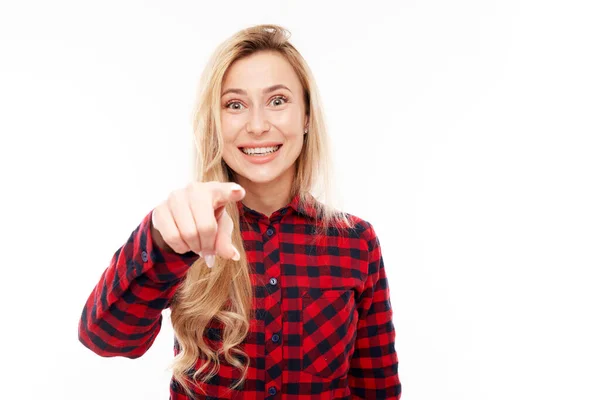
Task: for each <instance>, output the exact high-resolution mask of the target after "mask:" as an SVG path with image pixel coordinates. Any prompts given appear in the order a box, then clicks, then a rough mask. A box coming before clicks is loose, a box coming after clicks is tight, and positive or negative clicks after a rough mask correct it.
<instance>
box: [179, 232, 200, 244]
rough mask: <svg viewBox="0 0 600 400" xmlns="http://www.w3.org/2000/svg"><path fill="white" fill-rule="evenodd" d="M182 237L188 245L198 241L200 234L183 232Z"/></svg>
mask: <svg viewBox="0 0 600 400" xmlns="http://www.w3.org/2000/svg"><path fill="white" fill-rule="evenodd" d="M181 237H182V238H183V240H184V241H185V242H187V243H190V242H194V241H197V240H198V234H197V233H196V232H194V231H188V230H186V231H183V232H181Z"/></svg>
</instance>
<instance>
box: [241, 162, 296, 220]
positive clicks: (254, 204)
mask: <svg viewBox="0 0 600 400" xmlns="http://www.w3.org/2000/svg"><path fill="white" fill-rule="evenodd" d="M293 174H294V169H293V168H289V169H288V170H287V171H286V172H284V173H283V174H282V175H281V176H279V177H278V178H277V179H275V180H273V181H271V182H253V181H251V180H249V179H248V178H246V177H244V176H241V175H237V174H236V176H235V180H236V182H237V183H239V184H240V185H242V186H243V187H244V189H245V190H246V196H245V197H244V199H243V200H242V203H244V205H245V206H246V207H249V208H251V209H253V210H254V211H258V212H260V213H262V214H264V215H266V216H267V217H270V216H271V214H273V213H274V212H275V211H277V210H279V209H280V208H282V207H285V206H286V205H287V204H288V203H289V202H290V200H291V191H292V181H293V176H294V175H293Z"/></svg>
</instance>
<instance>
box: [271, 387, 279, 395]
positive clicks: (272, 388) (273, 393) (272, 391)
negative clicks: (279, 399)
mask: <svg viewBox="0 0 600 400" xmlns="http://www.w3.org/2000/svg"><path fill="white" fill-rule="evenodd" d="M275 393H277V388H276V387H275V386H271V387H270V388H269V394H270V395H271V396H274V395H275Z"/></svg>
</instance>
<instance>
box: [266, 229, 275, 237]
mask: <svg viewBox="0 0 600 400" xmlns="http://www.w3.org/2000/svg"><path fill="white" fill-rule="evenodd" d="M273 233H275V231H274V230H273V229H272V228H269V229H267V235H268V236H273Z"/></svg>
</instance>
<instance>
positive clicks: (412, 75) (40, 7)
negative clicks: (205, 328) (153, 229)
mask: <svg viewBox="0 0 600 400" xmlns="http://www.w3.org/2000/svg"><path fill="white" fill-rule="evenodd" d="M599 17H600V13H599V8H598V6H597V3H596V2H593V1H589V2H585V3H584V2H577V1H570V2H567V1H563V2H558V1H547V0H545V1H533V0H529V1H516V0H508V1H507V0H502V1H500V0H498V1H476V0H472V1H465V0H460V1H441V0H438V1H432V0H429V1H427V0H424V1H389V2H376V1H370V2H355V3H352V2H348V1H344V2H316V1H311V2H308V1H297V2H291V1H273V2H259V1H256V0H253V1H248V2H241V1H227V2H218V3H217V2H200V1H187V2H183V1H169V2H167V1H157V0H155V1H118V2H117V1H102V2H100V1H97V2H89V1H88V2H84V1H77V2H76V1H72V2H66V1H52V2H49V1H46V2H44V1H35V2H32V1H12V2H10V1H5V2H2V5H1V6H0V58H1V60H0V61H1V62H0V133H1V143H0V163H1V164H0V167H1V168H0V171H1V173H2V195H1V199H2V200H1V201H2V206H1V207H0V213H1V214H2V215H1V218H2V219H1V220H2V225H1V226H2V229H1V232H2V233H1V235H2V261H1V263H0V265H1V267H2V272H1V284H2V290H1V292H0V296H1V301H2V302H1V304H2V307H3V315H2V322H1V324H2V325H1V328H0V335H1V338H0V360H1V361H0V362H1V364H0V365H1V366H2V367H1V368H2V371H1V374H0V381H1V382H0V398H3V399H8V398H11V399H12V398H15V399H16V398H18V399H39V398H44V399H69V400H70V399H73V400H75V399H78V400H79V399H85V400H94V399H114V400H118V399H123V400H124V399H128V400H131V399H150V400H152V399H156V400H165V399H166V398H168V390H169V387H168V385H169V379H170V372H168V371H167V370H166V366H167V364H168V362H170V361H171V359H172V356H173V349H172V346H173V332H172V328H171V326H170V321H169V320H168V319H166V320H165V321H164V323H163V328H162V331H161V333H160V335H159V336H158V338H157V340H156V342H155V343H154V345H153V347H152V348H151V349H150V350H149V351H148V353H146V354H145V355H144V356H143V357H142V358H140V359H137V360H130V359H125V358H102V357H99V356H97V355H95V354H93V353H92V352H90V351H89V350H87V349H86V348H84V347H83V345H81V344H80V343H79V342H78V340H77V323H78V320H79V316H80V313H81V310H82V307H83V305H84V302H85V300H86V298H87V296H88V295H89V293H90V292H91V290H92V288H93V286H94V285H95V284H96V282H97V281H98V279H99V278H100V275H101V274H102V272H103V271H104V269H105V268H106V267H107V266H108V264H109V262H110V259H111V257H112V255H113V253H114V252H115V251H116V250H117V249H118V248H119V247H120V246H121V245H122V244H123V243H124V242H125V240H126V239H127V238H128V237H129V235H130V233H131V231H132V230H133V229H135V227H136V226H137V225H138V224H139V222H140V221H141V219H142V218H143V216H145V215H146V213H148V212H149V211H150V210H151V209H152V208H153V207H155V206H156V205H157V204H158V203H159V202H161V201H162V200H163V199H164V198H165V197H166V196H167V194H168V193H169V192H170V191H171V190H174V189H176V188H179V187H181V186H183V185H185V184H186V183H187V182H188V179H189V178H190V176H189V165H190V153H191V150H190V149H191V118H190V116H191V112H192V108H193V103H194V100H195V90H196V85H197V82H198V78H199V76H200V72H201V70H202V68H203V67H204V65H205V63H206V61H207V59H208V56H209V54H210V53H211V52H212V50H213V49H214V48H215V47H216V46H217V45H218V44H219V43H220V42H221V41H222V40H224V39H226V38H227V37H228V36H229V35H231V34H233V33H234V32H236V31H237V30H239V29H242V28H244V27H247V26H250V25H253V24H258V23H267V22H269V23H277V24H281V25H283V26H285V27H287V28H289V29H290V31H291V32H292V38H291V40H292V43H294V44H295V45H296V46H297V48H298V49H299V50H300V52H301V53H302V54H303V55H304V56H305V58H306V59H307V61H308V62H309V64H310V65H311V67H312V69H313V71H314V74H315V77H316V79H317V82H318V84H319V87H320V90H321V94H322V96H323V101H324V108H325V113H326V117H327V122H328V126H329V128H330V134H331V137H332V143H333V144H334V150H335V161H336V167H337V174H338V179H337V181H336V182H335V183H336V184H337V188H338V190H339V193H340V194H341V196H342V198H343V205H342V206H343V208H344V209H345V210H346V211H348V212H351V213H353V214H355V215H358V216H360V217H362V218H364V219H366V220H368V221H370V222H371V223H373V225H374V226H375V229H376V231H377V233H378V235H379V238H380V241H381V244H382V251H383V256H384V260H385V265H386V268H387V271H388V275H389V280H390V287H391V290H392V293H391V295H392V306H393V309H394V322H395V326H396V330H397V341H396V349H397V351H398V356H399V360H400V366H399V369H400V378H401V381H402V385H403V395H402V398H403V399H406V400H430V399H457V400H482V399H490V400H491V399H494V400H496V399H498V400H499V399H503V400H505V399H527V400H529V399H598V398H600V386H599V385H598V376H600V361H599V360H600V341H599V339H598V338H599V337H600V327H599V317H600V315H599V306H600V290H599V289H598V287H599V283H600V282H599V274H598V268H599V267H600V245H599V244H600V229H599V226H600V206H599V205H600V186H599V184H600V140H599V134H600V120H599V119H600V118H599V111H600V78H599V76H600V74H599V73H598V71H600V58H599V44H598V43H599V40H598V38H600V25H599V24H598V20H599ZM165 316H166V317H167V316H168V315H165Z"/></svg>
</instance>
